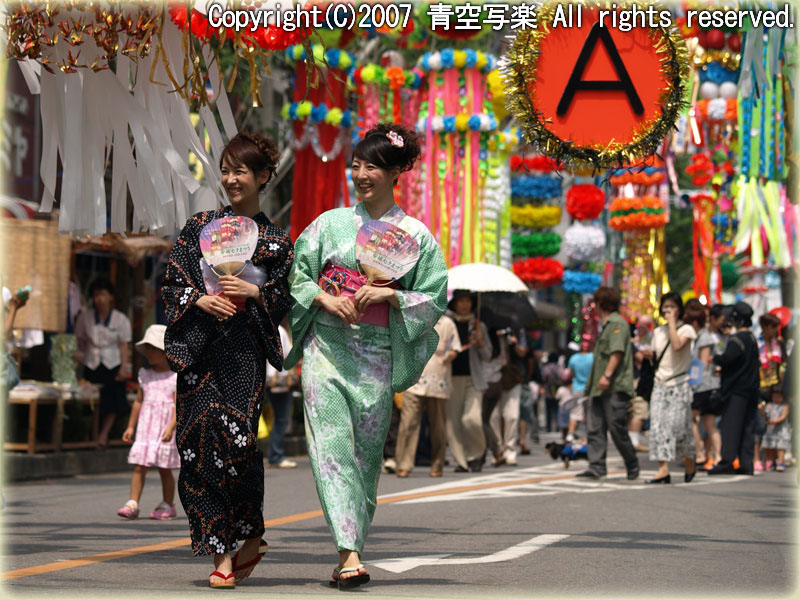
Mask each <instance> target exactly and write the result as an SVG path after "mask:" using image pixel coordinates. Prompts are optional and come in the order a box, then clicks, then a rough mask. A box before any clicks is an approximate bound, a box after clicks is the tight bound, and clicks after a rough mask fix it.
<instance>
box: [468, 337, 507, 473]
mask: <svg viewBox="0 0 800 600" xmlns="http://www.w3.org/2000/svg"><path fill="white" fill-rule="evenodd" d="M502 338H503V331H502V330H499V329H492V330H490V331H489V345H490V346H491V348H492V356H491V358H490V359H489V360H488V361H486V362H485V363H483V377H484V379H485V380H486V389H485V390H484V391H483V398H482V400H481V420H482V422H483V435H484V438H485V440H486V445H485V450H484V453H483V455H482V456H481V458H480V459H479V460H478V467H477V468H476V469H475V470H476V471H480V470H481V468H482V466H483V464H484V463H485V462H486V453H487V452H488V453H489V454H490V455H491V457H492V458H491V463H492V465H493V466H495V467H500V466H501V465H503V464H505V463H504V460H503V451H502V448H501V444H500V440H501V439H502V433H497V432H496V431H495V429H494V428H493V427H492V414H493V413H494V409H495V407H496V406H497V404H498V402H500V397H501V396H502V395H503V391H504V390H503V385H502V379H503V368H504V367H505V366H506V365H507V364H508V345H507V344H504V340H503V339H502ZM459 472H460V471H459Z"/></svg>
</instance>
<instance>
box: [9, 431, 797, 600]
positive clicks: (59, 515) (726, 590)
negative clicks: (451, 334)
mask: <svg viewBox="0 0 800 600" xmlns="http://www.w3.org/2000/svg"><path fill="white" fill-rule="evenodd" d="M610 446H611V448H613V444H610ZM639 457H640V459H641V460H642V468H643V473H642V477H641V478H640V479H639V480H638V481H634V482H628V481H627V480H626V478H625V471H624V468H623V465H622V462H621V460H620V458H619V457H618V456H617V455H616V454H615V453H614V452H613V450H611V452H610V457H609V476H608V477H606V478H605V479H603V480H602V481H599V482H594V481H584V480H580V479H575V477H574V476H575V474H576V473H578V472H580V471H581V470H582V469H583V468H585V466H586V463H585V462H578V463H572V464H571V465H570V468H569V469H567V470H565V469H564V468H563V466H562V464H561V463H560V462H556V461H553V460H551V459H550V457H549V456H546V455H545V454H544V452H543V449H542V447H541V446H538V447H537V446H534V453H533V454H532V455H530V456H522V457H520V460H519V463H520V464H519V466H517V467H500V468H494V467H491V466H487V467H484V470H483V472H482V473H472V474H459V473H454V472H453V468H452V466H451V467H448V468H447V469H446V472H445V475H444V477H443V478H441V479H432V478H430V477H428V475H427V471H428V470H427V468H426V467H417V469H416V470H415V471H414V472H413V473H412V474H411V476H410V477H409V478H407V479H400V478H398V477H396V476H394V475H383V476H382V477H381V482H380V488H379V496H380V499H379V502H380V506H378V509H377V512H376V517H375V520H374V522H373V526H372V529H371V531H370V535H369V538H368V540H367V545H366V548H365V551H364V556H363V560H364V562H365V564H366V565H367V567H368V569H369V571H370V574H371V576H372V582H370V583H369V584H368V585H367V586H364V587H362V588H359V589H358V590H356V591H354V592H351V593H357V594H367V595H371V596H374V597H380V598H470V597H476V598H533V597H536V598H539V597H557V598H562V597H563V598H585V597H597V596H608V597H620V596H635V597H648V598H660V597H669V596H682V597H700V596H702V597H707V596H717V597H731V596H737V597H752V598H775V597H783V596H785V597H790V596H792V595H794V594H795V592H796V578H797V564H798V560H797V559H798V556H797V534H796V529H797V528H796V525H797V518H796V516H797V513H796V495H797V481H798V474H797V471H796V469H790V470H788V471H787V472H785V473H775V472H770V473H763V474H757V475H756V476H754V477H747V476H735V475H734V476H720V477H708V476H707V475H706V474H704V473H699V474H698V475H697V477H696V478H695V480H694V481H693V482H691V483H689V484H684V483H683V474H682V468H681V467H679V466H677V465H673V466H672V481H673V483H672V484H670V485H646V484H645V483H644V480H645V479H647V478H648V477H650V476H652V474H653V473H654V472H655V464H654V463H652V462H649V461H648V460H647V459H646V455H643V454H640V455H639ZM298 462H299V467H298V468H297V469H294V470H272V469H268V470H267V471H266V499H265V510H264V516H265V519H267V532H266V538H267V539H268V541H269V543H270V550H269V552H268V553H267V555H266V556H265V558H264V560H263V561H262V562H261V563H260V564H259V565H258V566H257V568H256V570H255V571H254V573H253V575H252V576H251V577H250V578H248V579H247V580H246V581H244V582H242V583H241V584H239V585H237V587H236V590H234V591H233V592H228V593H229V594H246V595H252V596H255V595H258V596H263V595H269V596H270V597H275V598H305V597H318V596H322V595H332V594H334V595H335V594H340V593H343V592H338V591H337V590H335V589H332V588H330V587H329V586H328V585H327V579H328V578H329V576H330V573H331V570H332V567H334V566H335V564H336V554H335V547H334V545H333V543H332V541H331V537H330V534H329V531H328V528H327V525H326V524H325V521H324V518H323V517H322V516H321V512H320V511H319V504H318V500H317V496H316V491H315V488H314V484H313V478H312V475H311V469H310V466H309V463H308V460H307V458H304V457H303V458H300V459H298ZM129 482H130V474H129V473H127V472H125V473H115V474H108V475H95V476H85V477H75V478H70V479H61V480H49V481H40V482H31V483H24V484H17V485H6V486H5V487H4V489H3V493H4V496H5V500H6V506H5V508H4V509H3V511H2V513H0V515H2V519H3V522H4V528H3V536H2V539H3V552H2V554H3V563H4V564H3V569H2V571H3V575H2V578H3V580H4V581H3V586H4V587H3V592H4V595H6V596H7V597H12V598H26V597H31V598H45V597H50V596H56V597H59V598H62V597H65V598H135V597H142V596H146V597H149V598H162V597H165V598H170V597H184V596H187V595H195V594H214V593H219V591H220V590H210V589H209V588H208V587H207V578H208V574H209V573H210V572H211V571H212V570H213V569H212V563H211V560H210V559H209V558H208V557H202V558H194V557H192V556H191V552H190V549H189V540H188V526H187V521H186V517H185V514H184V512H183V510H182V509H181V508H180V507H179V509H178V518H177V519H175V520H172V521H151V520H149V519H147V518H140V519H138V520H136V521H125V520H123V519H120V518H118V517H117V516H116V510H117V509H118V508H119V507H120V506H121V505H122V504H123V503H124V502H125V501H126V500H127V499H128V486H129ZM160 499H161V496H160V481H159V478H158V475H157V472H152V473H150V474H149V475H148V480H147V484H146V486H145V491H144V494H143V498H142V503H141V505H142V513H143V514H144V516H145V517H146V516H147V515H148V514H149V512H150V510H152V508H153V507H155V505H156V504H157V503H158V502H159V500H160Z"/></svg>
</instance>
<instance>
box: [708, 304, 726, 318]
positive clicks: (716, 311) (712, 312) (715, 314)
mask: <svg viewBox="0 0 800 600" xmlns="http://www.w3.org/2000/svg"><path fill="white" fill-rule="evenodd" d="M724 310H725V305H724V304H715V305H714V306H712V307H711V308H709V309H708V314H709V316H710V317H711V318H713V319H718V318H719V317H721V316H722V315H723V314H724V313H723V311H724Z"/></svg>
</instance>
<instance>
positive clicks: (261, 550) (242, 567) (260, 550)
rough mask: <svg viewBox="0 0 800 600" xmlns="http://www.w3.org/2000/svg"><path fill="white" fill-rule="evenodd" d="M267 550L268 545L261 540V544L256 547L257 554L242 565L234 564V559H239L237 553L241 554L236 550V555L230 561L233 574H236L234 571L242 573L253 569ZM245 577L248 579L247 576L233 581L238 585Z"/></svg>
mask: <svg viewBox="0 0 800 600" xmlns="http://www.w3.org/2000/svg"><path fill="white" fill-rule="evenodd" d="M268 549H269V544H268V543H267V542H266V541H265V540H261V543H260V544H259V545H258V554H256V555H255V556H254V557H253V558H252V559H250V560H248V561H247V562H246V563H244V564H243V565H237V564H236V559H237V558H238V557H239V552H241V550H237V551H236V554H234V555H233V559H232V561H233V572H234V573H236V571H244V570H246V569H249V568H250V567H255V566H256V565H257V564H258V563H259V561H260V560H261V559H262V558H264V555H265V554H266V553H267V550H268ZM247 577H249V575H247V576H246V577H237V578H236V579H234V581H235V582H236V583H239V582H240V581H241V580H242V579H246V578H247Z"/></svg>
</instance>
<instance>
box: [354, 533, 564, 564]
mask: <svg viewBox="0 0 800 600" xmlns="http://www.w3.org/2000/svg"><path fill="white" fill-rule="evenodd" d="M568 537H569V535H563V534H558V533H550V534H543V535H537V536H536V537H533V538H531V539H529V540H527V541H524V542H522V543H521V544H517V545H516V546H511V547H510V548H506V549H504V550H500V551H498V552H495V553H494V554H487V555H486V556H475V557H471V558H447V557H448V556H452V554H427V555H424V556H406V557H398V558H387V559H384V560H379V561H377V562H370V563H369V566H371V567H377V568H379V569H383V570H384V571H391V572H392V573H402V572H404V571H410V570H411V569H414V568H416V567H422V566H440V565H478V564H485V563H496V562H505V561H508V560H514V559H516V558H520V557H522V556H525V555H526V554H530V553H531V552H536V551H537V550H541V549H542V548H544V547H545V546H549V545H550V544H553V543H555V542H558V541H561V540H563V539H565V538H568Z"/></svg>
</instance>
